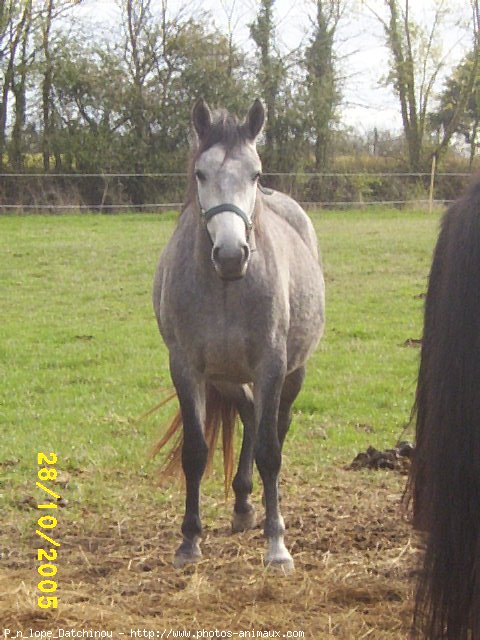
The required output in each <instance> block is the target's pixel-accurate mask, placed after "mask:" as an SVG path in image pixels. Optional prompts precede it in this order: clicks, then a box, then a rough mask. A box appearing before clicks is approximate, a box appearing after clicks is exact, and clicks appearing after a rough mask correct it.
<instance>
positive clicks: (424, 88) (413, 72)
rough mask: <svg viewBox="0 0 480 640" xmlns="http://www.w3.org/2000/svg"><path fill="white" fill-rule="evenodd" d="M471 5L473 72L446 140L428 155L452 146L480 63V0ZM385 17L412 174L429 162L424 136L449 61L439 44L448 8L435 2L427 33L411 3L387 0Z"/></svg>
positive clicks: (448, 129)
mask: <svg viewBox="0 0 480 640" xmlns="http://www.w3.org/2000/svg"><path fill="white" fill-rule="evenodd" d="M470 1H471V6H472V16H473V20H472V33H473V43H474V46H473V50H474V52H475V53H474V65H473V66H472V68H471V70H470V76H469V78H468V82H467V83H466V84H465V85H464V86H463V87H462V89H463V93H462V94H461V95H460V96H459V100H458V102H457V106H456V111H455V113H454V115H453V117H452V120H451V121H450V123H449V125H448V127H447V128H446V129H445V130H444V131H443V136H442V138H441V139H440V140H439V141H438V143H437V144H436V145H435V147H434V148H433V150H430V156H431V155H436V156H439V155H440V154H441V153H442V152H443V151H444V150H445V149H446V148H447V146H448V144H449V142H450V139H451V137H452V135H453V133H454V130H455V127H456V125H457V123H458V120H459V119H460V117H461V115H462V112H463V110H464V108H465V105H466V102H467V100H468V96H469V94H470V92H471V90H472V87H473V82H474V78H475V74H476V70H477V68H478V64H479V56H480V48H479V22H480V20H479V2H478V0H470ZM384 2H385V6H386V9H387V14H388V17H387V18H382V17H381V16H380V15H379V14H378V13H375V15H376V16H377V17H378V19H379V20H380V21H381V23H382V25H383V28H384V32H385V36H386V41H387V45H388V47H389V49H390V53H391V70H390V75H389V78H388V82H390V83H391V84H392V85H393V87H394V89H395V92H396V94H397V96H398V98H399V103H400V111H401V114H402V122H403V130H404V134H405V140H406V145H407V153H408V161H409V166H410V170H411V171H415V172H416V171H420V170H421V168H422V164H423V162H424V161H425V160H426V159H427V154H426V150H425V146H424V144H425V134H426V128H427V124H428V107H429V103H430V100H431V98H432V93H433V90H434V86H435V83H436V81H437V78H438V75H439V73H440V71H441V70H442V68H443V66H444V64H445V60H444V59H443V58H441V57H440V56H439V54H438V52H439V47H438V44H437V38H438V31H439V26H440V24H441V23H442V20H443V19H444V17H445V15H446V13H447V8H446V6H445V3H444V0H439V2H438V3H437V5H436V7H435V10H434V16H433V20H432V22H431V26H430V27H429V28H428V29H427V28H426V27H422V26H421V25H419V24H416V23H415V22H414V21H413V19H412V17H411V14H410V0H403V3H402V2H401V0H384Z"/></svg>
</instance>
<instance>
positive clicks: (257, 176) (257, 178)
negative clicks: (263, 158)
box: [252, 171, 262, 182]
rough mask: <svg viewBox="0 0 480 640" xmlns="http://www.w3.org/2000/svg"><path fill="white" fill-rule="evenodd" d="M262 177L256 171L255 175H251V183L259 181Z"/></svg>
mask: <svg viewBox="0 0 480 640" xmlns="http://www.w3.org/2000/svg"><path fill="white" fill-rule="evenodd" d="M261 177H262V174H261V172H260V171H257V172H256V173H254V174H253V176H252V182H256V181H257V180H259V179H260V178H261Z"/></svg>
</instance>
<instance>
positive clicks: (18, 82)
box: [8, 1, 34, 171]
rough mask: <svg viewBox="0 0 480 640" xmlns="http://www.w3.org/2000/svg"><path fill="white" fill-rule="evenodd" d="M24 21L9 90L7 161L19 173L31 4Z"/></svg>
mask: <svg viewBox="0 0 480 640" xmlns="http://www.w3.org/2000/svg"><path fill="white" fill-rule="evenodd" d="M24 17H25V19H24V20H23V21H22V23H23V24H22V31H21V36H20V39H19V46H18V49H19V50H20V53H19V55H17V56H16V57H17V60H16V62H15V64H14V66H13V69H12V73H11V78H10V82H11V90H12V93H13V95H14V97H15V115H14V122H13V127H12V135H11V140H10V145H9V152H8V155H9V160H10V164H11V166H12V168H13V169H14V170H16V171H21V170H22V168H23V151H24V149H23V130H24V127H25V121H26V107H27V98H26V87H27V74H28V71H29V65H30V64H31V62H32V60H33V58H34V53H32V52H31V46H30V33H31V28H32V2H31V1H30V2H26V3H25V13H24Z"/></svg>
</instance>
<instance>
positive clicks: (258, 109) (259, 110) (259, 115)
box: [246, 98, 265, 140]
mask: <svg viewBox="0 0 480 640" xmlns="http://www.w3.org/2000/svg"><path fill="white" fill-rule="evenodd" d="M264 122H265V109H264V108H263V104H262V103H261V101H260V100H259V99H258V98H257V99H256V100H255V102H254V103H253V104H252V106H251V107H250V111H249V112H248V116H247V121H246V125H247V132H248V137H249V138H250V140H255V139H256V138H257V136H258V135H259V133H260V131H261V130H262V128H263V124H264Z"/></svg>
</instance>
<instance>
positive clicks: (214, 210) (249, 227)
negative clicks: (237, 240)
mask: <svg viewBox="0 0 480 640" xmlns="http://www.w3.org/2000/svg"><path fill="white" fill-rule="evenodd" d="M199 205H200V215H201V216H202V218H203V220H204V222H205V230H206V232H207V234H208V237H209V238H210V242H211V243H212V245H213V241H212V237H211V235H210V232H209V230H208V228H207V224H208V222H209V221H210V220H211V219H212V218H213V217H214V216H216V215H217V214H219V213H223V212H224V211H231V212H232V213H235V214H236V215H237V216H239V217H240V218H241V219H242V220H243V223H244V224H245V229H246V232H247V233H246V235H247V243H248V245H249V247H250V251H255V249H256V247H255V239H254V234H253V225H254V218H253V217H252V219H251V220H250V218H249V217H248V216H247V214H246V213H245V211H243V210H242V209H240V207H237V205H235V204H231V203H228V202H225V203H223V204H217V205H216V206H215V207H211V208H210V209H207V211H205V209H204V208H203V207H202V205H201V204H200V202H199Z"/></svg>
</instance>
